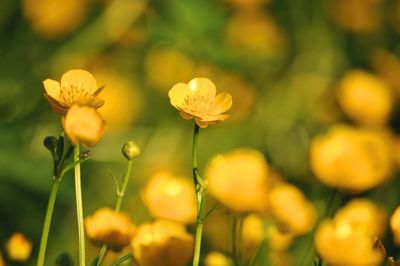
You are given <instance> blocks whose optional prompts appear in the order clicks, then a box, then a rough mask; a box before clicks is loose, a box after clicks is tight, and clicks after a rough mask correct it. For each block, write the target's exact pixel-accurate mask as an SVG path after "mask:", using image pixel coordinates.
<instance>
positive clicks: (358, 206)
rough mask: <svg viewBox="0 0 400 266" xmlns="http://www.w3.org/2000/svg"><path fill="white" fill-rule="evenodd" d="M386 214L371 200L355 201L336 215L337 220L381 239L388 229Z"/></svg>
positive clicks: (360, 199)
mask: <svg viewBox="0 0 400 266" xmlns="http://www.w3.org/2000/svg"><path fill="white" fill-rule="evenodd" d="M386 218H387V217H386V212H385V210H384V209H382V208H381V207H380V206H378V205H377V204H375V203H374V202H373V201H371V200H369V199H362V198H358V199H353V200H351V201H350V202H348V203H347V204H346V205H345V206H344V207H343V208H341V209H340V210H339V211H337V212H336V214H335V220H336V221H338V222H340V221H343V222H348V223H349V224H351V226H354V227H358V228H360V229H361V230H364V231H365V232H366V233H367V234H368V235H370V236H376V237H380V236H382V235H383V233H384V231H385V229H386V222H387V221H386Z"/></svg>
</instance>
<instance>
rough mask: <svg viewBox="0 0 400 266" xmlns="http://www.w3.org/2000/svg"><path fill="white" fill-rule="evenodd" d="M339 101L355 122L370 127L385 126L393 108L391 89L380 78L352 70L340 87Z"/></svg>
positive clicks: (343, 79)
mask: <svg viewBox="0 0 400 266" xmlns="http://www.w3.org/2000/svg"><path fill="white" fill-rule="evenodd" d="M337 92H338V100H339V103H340V105H341V107H342V108H343V110H344V111H345V113H346V114H347V115H348V116H349V117H350V118H352V119H353V120H354V121H356V122H358V123H360V124H363V125H369V126H382V125H384V124H385V123H386V122H387V120H388V118H389V115H390V113H391V111H392V108H393V95H392V93H391V91H390V88H389V87H388V86H387V85H386V84H385V83H384V82H383V81H381V80H380V79H378V77H376V76H375V75H373V74H370V73H368V72H366V71H363V70H352V71H349V72H347V74H346V75H345V76H344V77H343V78H342V80H341V81H340V83H339V85H338V91H337Z"/></svg>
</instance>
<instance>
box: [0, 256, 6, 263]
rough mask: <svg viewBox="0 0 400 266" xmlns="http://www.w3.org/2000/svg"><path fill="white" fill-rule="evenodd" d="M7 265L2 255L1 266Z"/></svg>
mask: <svg viewBox="0 0 400 266" xmlns="http://www.w3.org/2000/svg"><path fill="white" fill-rule="evenodd" d="M5 265H6V264H5V262H4V260H3V256H2V255H1V253H0V266H5Z"/></svg>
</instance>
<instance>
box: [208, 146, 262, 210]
mask: <svg viewBox="0 0 400 266" xmlns="http://www.w3.org/2000/svg"><path fill="white" fill-rule="evenodd" d="M268 171H269V168H268V165H267V162H266V160H265V158H264V156H263V154H262V153H260V152H259V151H256V150H252V149H236V150H234V151H231V152H229V153H226V154H223V155H219V156H216V157H215V158H213V160H212V161H211V163H210V164H209V165H208V167H207V168H206V171H205V177H206V180H207V182H208V189H209V192H210V194H211V195H212V196H213V197H214V198H215V199H217V200H218V201H220V202H221V203H223V204H224V205H225V206H227V207H228V208H230V209H232V210H234V211H236V212H251V211H260V210H263V209H265V208H266V204H267V189H268V186H269V185H268V182H267V181H268V180H267V176H268Z"/></svg>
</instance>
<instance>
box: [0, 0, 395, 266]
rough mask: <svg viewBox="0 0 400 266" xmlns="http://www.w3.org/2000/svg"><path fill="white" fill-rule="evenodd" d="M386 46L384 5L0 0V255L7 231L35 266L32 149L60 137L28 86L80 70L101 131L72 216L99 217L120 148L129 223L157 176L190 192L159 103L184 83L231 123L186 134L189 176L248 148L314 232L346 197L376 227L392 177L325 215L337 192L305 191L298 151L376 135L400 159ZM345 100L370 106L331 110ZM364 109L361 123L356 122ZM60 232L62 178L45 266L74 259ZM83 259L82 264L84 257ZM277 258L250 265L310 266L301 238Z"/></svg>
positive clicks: (343, 0) (69, 209)
mask: <svg viewBox="0 0 400 266" xmlns="http://www.w3.org/2000/svg"><path fill="white" fill-rule="evenodd" d="M399 37H400V1H398V0H296V1H291V0H186V1H180V0H170V1H160V0H18V1H15V0H2V1H0V59H1V61H0V195H1V196H0V199H1V200H0V243H1V244H2V247H1V250H2V253H3V254H6V252H5V250H4V243H6V241H7V239H8V238H9V237H10V235H12V233H14V232H22V233H23V234H25V236H26V237H27V238H28V239H29V240H30V241H31V242H32V243H33V252H32V256H31V258H30V259H29V260H28V261H27V262H25V263H23V265H34V262H35V259H36V256H37V251H38V246H39V241H40V234H41V230H42V223H43V219H44V213H45V207H46V204H47V198H48V194H49V191H50V187H51V181H52V161H51V156H50V154H49V152H48V151H47V150H46V149H45V148H44V147H43V144H42V142H43V139H44V138H45V137H46V136H48V135H55V136H58V135H59V134H60V132H61V129H62V128H61V123H60V117H59V115H57V114H55V113H54V112H53V111H52V110H51V109H50V108H49V105H48V103H47V102H46V100H45V98H44V97H43V92H44V88H43V85H42V81H43V80H45V79H47V78H51V79H54V80H60V77H61V75H62V74H63V73H64V72H66V71H67V70H69V69H73V68H83V69H87V70H89V71H90V72H91V73H93V75H94V76H95V78H96V79H97V81H98V83H99V85H103V84H105V85H106V87H105V90H104V92H103V93H102V97H101V98H103V99H105V101H106V104H105V105H104V106H103V107H102V108H100V109H99V111H100V113H101V114H102V115H103V116H104V118H105V120H106V121H107V131H106V134H105V135H104V137H103V138H102V140H101V142H100V143H99V144H98V145H97V146H96V147H95V148H93V149H91V154H92V159H91V160H90V161H89V162H87V163H85V164H84V166H83V202H84V213H85V216H86V215H88V214H91V213H93V212H94V211H95V210H96V209H98V208H99V207H102V206H110V207H111V206H113V204H114V201H115V189H114V187H113V180H112V178H111V177H110V176H109V174H108V173H107V169H110V170H111V171H112V172H113V173H114V175H116V176H121V175H122V174H123V172H124V170H125V159H124V158H123V156H122V155H121V152H120V151H121V147H122V145H123V144H124V142H126V141H127V140H135V141H136V142H137V143H138V144H139V146H140V147H141V150H142V154H141V156H140V157H139V158H138V159H137V160H135V164H134V169H133V174H132V178H131V180H130V184H129V187H128V190H129V191H128V193H127V195H126V197H125V200H124V203H123V207H122V208H123V209H124V210H126V211H127V212H128V213H129V214H130V216H131V217H132V219H133V221H135V223H140V222H143V221H148V220H149V219H150V215H149V213H148V210H147V209H146V207H145V206H144V204H143V202H142V199H141V196H140V191H141V187H142V186H143V185H144V184H145V183H146V181H147V180H148V179H149V177H150V176H152V175H153V174H154V173H155V172H157V171H159V170H167V171H170V172H173V173H174V174H176V175H180V176H187V177H188V178H189V177H190V174H191V169H190V167H191V157H190V154H191V141H192V140H191V138H192V128H193V123H192V122H191V121H186V120H182V119H181V118H180V117H179V115H178V114H177V111H176V110H175V109H174V108H172V106H171V105H170V103H169V99H168V95H167V93H168V90H169V89H170V88H171V87H172V85H174V84H175V83H177V82H188V81H189V80H191V79H192V78H193V77H207V78H210V79H211V80H213V81H214V82H215V84H216V86H217V89H218V91H220V92H223V91H226V92H229V93H231V94H232V96H233V107H232V109H231V110H230V112H229V113H230V115H231V118H230V119H229V120H228V121H226V122H224V123H222V124H220V125H215V126H210V127H209V128H207V129H206V130H201V132H200V149H199V160H200V169H204V166H205V165H206V164H207V162H208V161H209V160H210V159H211V158H212V157H213V156H214V155H216V154H217V153H220V152H222V153H223V152H228V151H230V150H232V149H234V148H238V147H248V148H254V149H257V150H259V151H261V152H262V153H263V154H264V155H265V157H266V158H267V161H268V163H269V165H270V167H272V168H274V169H277V171H278V172H279V173H280V175H282V176H283V178H284V179H285V180H286V181H288V182H290V183H291V184H295V185H296V186H297V187H298V188H300V189H301V191H302V192H303V193H304V194H305V195H306V197H307V198H308V199H309V200H310V201H311V202H312V203H313V204H314V206H315V208H316V209H317V211H318V213H319V216H320V217H321V216H324V214H326V213H327V212H332V213H334V211H335V210H336V209H338V208H339V207H340V206H342V205H344V204H345V203H346V202H348V201H349V200H351V199H352V198H354V197H360V196H363V197H365V198H368V199H370V200H374V202H375V203H377V204H379V205H380V206H382V207H384V208H385V209H386V211H387V213H388V214H390V213H391V212H393V210H394V208H395V207H396V206H397V205H398V204H399V189H400V183H399V181H398V178H397V175H398V174H397V171H396V169H395V170H393V171H391V172H390V174H387V175H388V176H390V178H389V177H387V178H386V177H385V182H378V183H379V186H378V185H377V186H375V185H374V186H371V187H369V188H368V189H365V190H364V189H360V190H361V192H360V191H358V190H357V189H355V191H351V192H350V193H348V191H347V190H352V189H348V188H347V190H346V188H345V189H344V190H341V189H339V191H337V192H335V193H336V197H335V200H333V203H332V204H330V205H331V206H330V209H329V210H328V211H327V209H328V208H327V204H328V202H329V199H330V198H331V195H332V193H333V191H336V190H335V189H334V188H332V187H333V186H332V185H331V186H329V185H326V183H324V182H321V181H320V180H319V179H318V178H317V177H316V174H315V173H317V172H318V170H315V171H314V170H313V169H312V167H311V164H310V145H311V143H312V141H313V139H314V137H315V136H317V135H319V134H325V132H327V131H329V129H330V128H331V127H333V126H335V125H337V124H348V125H349V126H350V127H361V126H362V127H364V126H366V127H368V128H374V130H379V131H384V132H385V133H384V134H386V135H390V137H389V138H390V143H391V147H392V148H393V147H394V149H393V150H392V151H391V153H390V156H391V157H393V160H394V161H396V158H397V159H400V154H398V153H399V148H400V147H399V148H398V149H397V150H396V147H397V146H396V145H400V144H399V143H400V142H399V141H397V142H396V140H397V136H396V134H397V132H400V116H399V114H400V112H399V111H398V110H397V109H398V108H397V106H398V104H397V102H398V96H399V93H400V61H399V60H400V46H399V43H400V42H399V40H400V38H399ZM354 71H358V72H356V75H353V76H351V77H349V75H351V74H354V73H355V72H354ZM357 73H358V75H357ZM346 78H347V79H346ZM344 79H346V80H344ZM349 84H350V85H349ZM353 84H356V85H353ZM357 84H362V85H357ZM365 84H366V85H365ZM371 84H372V85H371ZM346 86H350V87H351V86H356V87H357V86H361V87H362V86H365V87H368V86H372V87H373V88H372V89H371V90H372V91H375V89H376V90H377V91H379V92H378V93H377V94H373V93H372V96H371V95H367V96H365V95H364V94H363V93H358V94H357V93H356V94H355V96H354V95H353V96H343V94H344V93H340V90H341V89H342V90H345V89H343V87H346ZM376 87H378V88H376ZM380 91H384V92H383V94H382V93H381V94H380ZM382 95H383V96H382ZM364 96H365V97H364ZM341 97H342V98H345V99H344V100H343V99H342V98H341ZM346 97H348V98H346ZM352 97H353V98H352ZM357 99H359V100H360V99H362V100H360V101H357ZM349 102H350V103H349ZM353 102H356V105H357V104H358V105H357V106H356V107H354V108H353V107H352V106H353V105H352V104H353ZM348 106H350V107H348ZM371 106H372V107H371ZM374 106H378V107H377V109H378V111H376V112H378V113H379V114H378V115H377V116H378V117H377V118H376V119H374V118H370V116H369V113H368V112H369V109H371V108H372V109H374V108H373V107H374ZM382 110H383V111H382ZM364 111H365V112H366V114H365V113H363V112H364ZM371 112H372V113H373V115H374V114H375V113H374V112H375V111H374V110H372V111H371ZM373 115H372V116H373ZM365 116H366V118H365ZM364 118H365V119H364ZM365 121H367V122H365ZM371 121H372V122H371ZM370 122H371V123H370ZM392 141H393V142H392ZM396 143H397V144H396ZM388 160H389V159H388ZM394 164H396V163H394ZM317 175H318V174H317ZM360 193H361V194H360ZM75 219H76V218H75V202H74V186H73V176H72V174H68V175H67V176H65V177H64V179H63V182H62V185H61V188H60V192H59V195H58V199H57V203H56V208H55V214H54V219H53V224H52V231H51V233H50V238H49V246H48V256H47V259H48V261H49V263H50V262H51V261H54V259H55V258H56V256H57V255H58V254H59V253H61V251H66V252H68V253H69V254H71V256H72V257H74V258H76V257H77V250H78V248H77V243H76V241H77V230H76V226H75ZM387 228H388V227H387ZM385 232H386V233H385V234H384V235H383V236H382V241H383V243H384V245H385V248H386V251H387V253H388V254H390V255H391V256H394V257H397V256H399V255H400V254H399V251H398V250H396V249H395V246H394V243H393V240H392V238H393V236H392V233H391V232H390V230H389V229H388V230H386V231H385ZM204 245H205V247H204V252H206V251H209V250H214V249H218V245H214V244H213V239H212V237H210V238H209V239H206V240H205V244H204ZM88 246H90V245H89V244H88ZM263 248H264V249H267V247H263ZM221 250H224V249H223V248H221ZM88 252H89V255H88V256H89V257H94V256H95V255H96V254H97V252H98V249H97V248H95V247H88ZM266 252H267V251H264V253H266ZM261 253H262V252H261ZM286 253H287V254H288V255H287V256H288V257H292V258H296V259H294V260H293V261H292V263H291V264H290V263H288V262H282V263H287V264H278V262H275V263H273V262H271V260H269V259H268V258H264V257H263V258H260V259H259V261H260V262H259V263H260V264H259V265H311V264H312V261H313V259H314V257H315V251H314V250H313V234H311V233H310V234H306V235H303V236H301V237H298V238H297V239H296V240H295V241H294V243H293V244H292V245H291V247H290V248H289V249H288V250H287V251H286ZM3 257H5V259H6V260H8V259H7V255H3ZM260 257H262V256H260ZM8 264H9V265H22V264H18V263H14V264H13V263H12V262H10V261H8ZM49 265H53V264H49Z"/></svg>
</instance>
